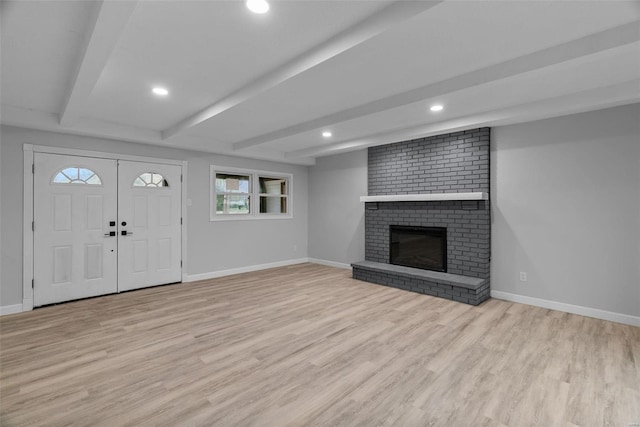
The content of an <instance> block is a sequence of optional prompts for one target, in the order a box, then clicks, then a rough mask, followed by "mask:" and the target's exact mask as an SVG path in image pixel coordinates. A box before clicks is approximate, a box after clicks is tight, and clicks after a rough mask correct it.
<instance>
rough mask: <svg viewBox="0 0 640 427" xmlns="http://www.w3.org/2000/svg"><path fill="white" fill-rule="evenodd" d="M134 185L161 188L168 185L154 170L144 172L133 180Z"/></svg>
mask: <svg viewBox="0 0 640 427" xmlns="http://www.w3.org/2000/svg"><path fill="white" fill-rule="evenodd" d="M133 186H134V187H147V188H149V187H150V188H161V187H168V186H169V181H167V180H166V179H165V178H164V176H162V175H161V174H159V173H156V172H144V173H141V174H140V175H138V177H137V178H136V179H135V180H133Z"/></svg>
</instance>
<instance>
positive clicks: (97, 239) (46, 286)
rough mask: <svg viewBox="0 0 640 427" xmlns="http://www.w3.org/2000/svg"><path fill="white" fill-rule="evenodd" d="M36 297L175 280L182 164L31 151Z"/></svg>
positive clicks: (42, 301)
mask: <svg viewBox="0 0 640 427" xmlns="http://www.w3.org/2000/svg"><path fill="white" fill-rule="evenodd" d="M34 165H35V172H34V305H35V306H41V305H46V304H52V303H57V302H62V301H69V300H74V299H79V298H87V297H92V296H97V295H105V294H110V293H115V292H122V291H126V290H131V289H138V288H144V287H148V286H155V285H161V284H167V283H175V282H179V281H180V280H181V277H182V267H181V252H182V251H181V246H182V239H181V235H182V227H181V191H182V189H181V187H182V185H181V173H182V171H181V167H180V166H177V165H166V164H157V163H145V162H133V161H124V160H112V159H101V158H91V157H80V156H68V155H57V154H44V153H35V155H34Z"/></svg>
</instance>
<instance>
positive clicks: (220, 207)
mask: <svg viewBox="0 0 640 427" xmlns="http://www.w3.org/2000/svg"><path fill="white" fill-rule="evenodd" d="M291 180H292V175H289V174H279V173H273V172H262V171H252V170H244V169H231V168H222V167H218V166H211V183H212V185H211V189H212V192H211V193H212V194H211V220H212V221H215V220H229V219H264V218H291V217H292V214H291Z"/></svg>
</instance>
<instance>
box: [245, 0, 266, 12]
mask: <svg viewBox="0 0 640 427" xmlns="http://www.w3.org/2000/svg"><path fill="white" fill-rule="evenodd" d="M246 5H247V8H248V9H249V10H250V11H251V12H253V13H267V12H268V11H269V3H267V1H266V0H247V2H246Z"/></svg>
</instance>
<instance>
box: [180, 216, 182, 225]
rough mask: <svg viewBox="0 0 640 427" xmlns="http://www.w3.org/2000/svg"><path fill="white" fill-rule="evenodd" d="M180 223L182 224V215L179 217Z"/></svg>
mask: <svg viewBox="0 0 640 427" xmlns="http://www.w3.org/2000/svg"><path fill="white" fill-rule="evenodd" d="M180 225H182V217H180Z"/></svg>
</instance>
